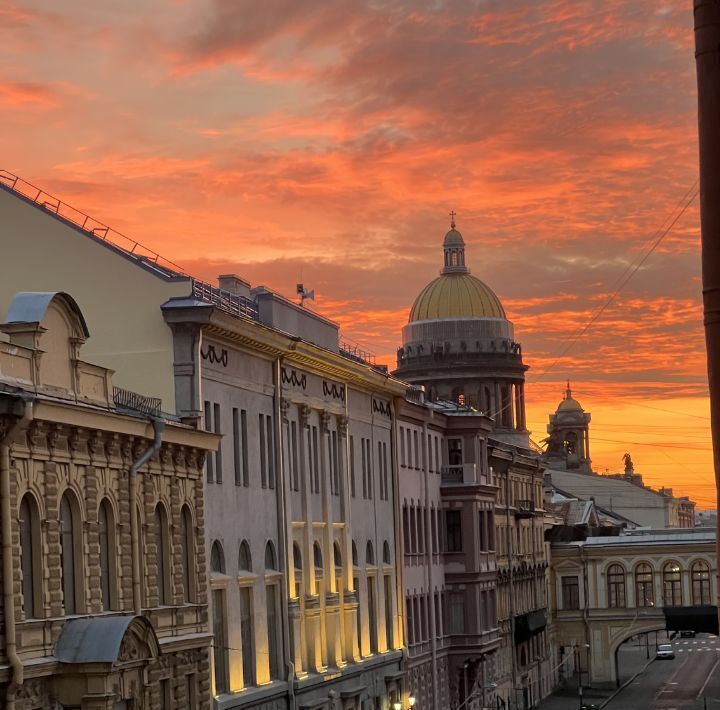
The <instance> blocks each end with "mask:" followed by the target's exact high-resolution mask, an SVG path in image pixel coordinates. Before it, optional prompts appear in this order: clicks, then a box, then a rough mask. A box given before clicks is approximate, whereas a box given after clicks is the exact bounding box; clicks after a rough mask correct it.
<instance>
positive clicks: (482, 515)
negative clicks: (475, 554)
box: [478, 510, 488, 552]
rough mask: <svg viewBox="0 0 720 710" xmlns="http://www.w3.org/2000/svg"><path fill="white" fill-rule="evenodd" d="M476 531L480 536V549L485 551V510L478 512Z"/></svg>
mask: <svg viewBox="0 0 720 710" xmlns="http://www.w3.org/2000/svg"><path fill="white" fill-rule="evenodd" d="M478 532H479V537H480V551H481V552H485V551H486V550H487V549H488V548H487V540H486V536H487V529H486V528H485V511H484V510H481V511H480V512H479V513H478Z"/></svg>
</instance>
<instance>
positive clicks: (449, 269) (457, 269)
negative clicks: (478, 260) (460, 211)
mask: <svg viewBox="0 0 720 710" xmlns="http://www.w3.org/2000/svg"><path fill="white" fill-rule="evenodd" d="M443 251H444V252H445V266H444V268H443V270H442V273H443V274H469V273H470V270H469V269H468V268H467V266H465V240H464V239H463V238H462V234H460V232H458V231H457V229H455V212H451V213H450V231H449V232H448V233H447V234H446V235H445V239H444V241H443Z"/></svg>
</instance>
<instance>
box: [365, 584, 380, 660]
mask: <svg viewBox="0 0 720 710" xmlns="http://www.w3.org/2000/svg"><path fill="white" fill-rule="evenodd" d="M367 585H368V625H369V627H370V653H377V652H378V643H377V608H376V606H375V578H374V577H368V580H367Z"/></svg>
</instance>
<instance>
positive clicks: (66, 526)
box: [60, 492, 82, 616]
mask: <svg viewBox="0 0 720 710" xmlns="http://www.w3.org/2000/svg"><path fill="white" fill-rule="evenodd" d="M76 511H77V503H76V502H75V499H74V497H73V496H72V494H71V493H68V492H66V493H65V494H64V495H63V497H62V499H61V501H60V568H61V570H62V590H63V603H64V605H65V614H66V615H67V616H70V615H72V614H76V613H78V611H79V607H80V590H79V588H78V585H76V583H75V582H76V580H81V579H82V572H81V571H80V561H81V559H82V538H81V534H80V530H79V528H80V525H79V523H78V524H76V519H77V517H78V516H77V515H76ZM76 529H77V530H78V533H79V534H78V535H77V537H76V535H75V531H76Z"/></svg>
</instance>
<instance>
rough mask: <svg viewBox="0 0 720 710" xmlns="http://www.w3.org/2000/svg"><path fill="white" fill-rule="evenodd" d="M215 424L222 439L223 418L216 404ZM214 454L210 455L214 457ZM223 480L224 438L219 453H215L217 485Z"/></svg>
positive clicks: (214, 410) (214, 411)
mask: <svg viewBox="0 0 720 710" xmlns="http://www.w3.org/2000/svg"><path fill="white" fill-rule="evenodd" d="M213 419H214V421H213V424H214V425H215V433H216V434H220V435H221V437H222V432H221V431H220V422H221V421H222V417H221V415H220V405H219V404H214V405H213ZM212 455H213V454H210V456H212ZM222 480H223V467H222V438H221V439H220V441H218V447H217V451H216V452H215V483H222Z"/></svg>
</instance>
